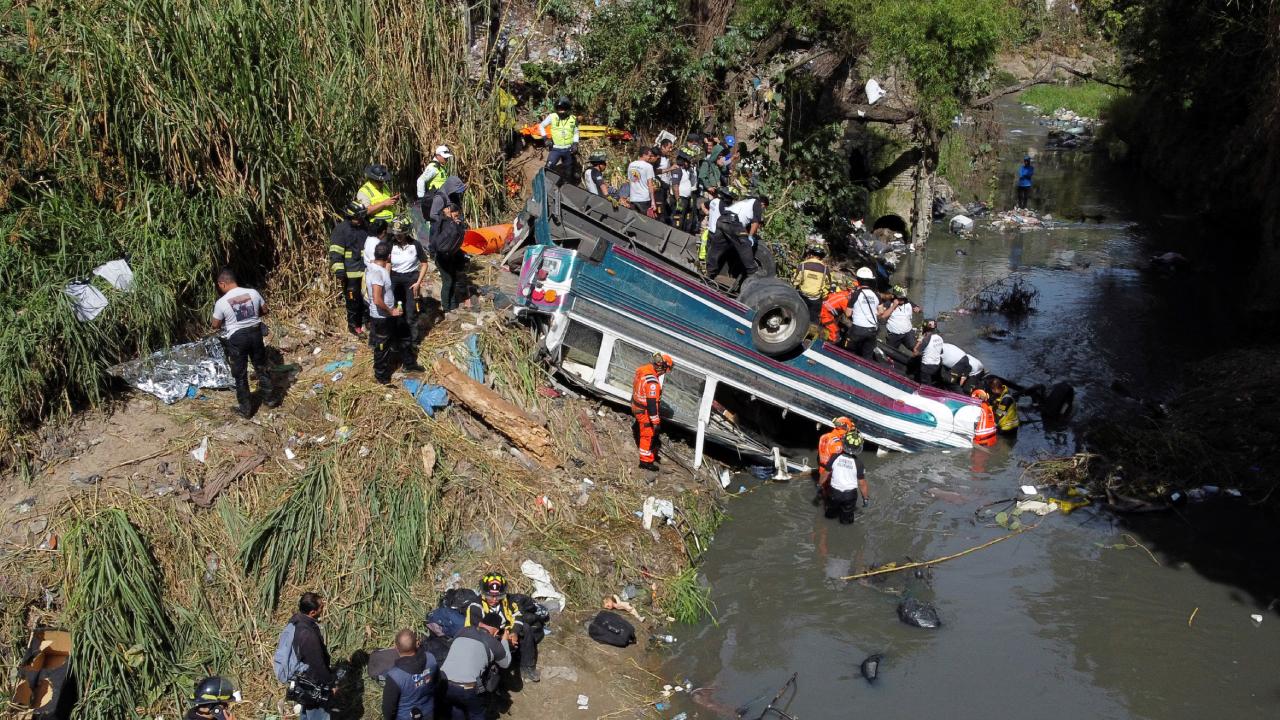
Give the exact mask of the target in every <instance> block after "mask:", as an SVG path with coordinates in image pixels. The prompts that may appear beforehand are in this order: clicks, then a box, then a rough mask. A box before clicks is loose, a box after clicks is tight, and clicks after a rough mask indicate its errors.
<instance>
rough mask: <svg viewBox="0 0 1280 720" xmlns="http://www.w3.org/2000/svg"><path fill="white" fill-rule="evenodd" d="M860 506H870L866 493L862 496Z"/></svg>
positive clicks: (869, 499)
mask: <svg viewBox="0 0 1280 720" xmlns="http://www.w3.org/2000/svg"><path fill="white" fill-rule="evenodd" d="M862 507H864V508H865V507H871V498H869V497H867V496H866V495H863V496H862Z"/></svg>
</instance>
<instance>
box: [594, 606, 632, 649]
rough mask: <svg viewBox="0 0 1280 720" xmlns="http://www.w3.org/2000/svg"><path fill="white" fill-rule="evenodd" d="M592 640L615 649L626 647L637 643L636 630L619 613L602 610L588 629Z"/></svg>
mask: <svg viewBox="0 0 1280 720" xmlns="http://www.w3.org/2000/svg"><path fill="white" fill-rule="evenodd" d="M587 634H588V635H590V636H591V639H592V640H595V641H596V642H598V643H604V644H605V645H612V646H614V647H626V646H628V645H630V644H632V643H634V642H635V641H636V629H635V628H634V627H632V625H631V623H629V622H627V621H626V620H624V619H623V618H622V616H620V615H618V614H617V613H612V612H609V611H608V610H601V611H600V612H599V613H598V614H597V615H596V616H595V618H594V619H593V620H592V621H591V625H589V626H588V627H587Z"/></svg>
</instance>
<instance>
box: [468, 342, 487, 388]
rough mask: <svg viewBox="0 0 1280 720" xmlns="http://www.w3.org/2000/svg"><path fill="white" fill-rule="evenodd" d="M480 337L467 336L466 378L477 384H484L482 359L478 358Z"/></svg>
mask: <svg viewBox="0 0 1280 720" xmlns="http://www.w3.org/2000/svg"><path fill="white" fill-rule="evenodd" d="M479 340H480V336H478V335H476V334H475V333H472V334H471V335H468V336H467V353H468V355H467V376H468V377H470V378H471V379H472V380H475V381H476V382H478V383H483V382H484V358H482V357H480V346H479V344H478V343H479Z"/></svg>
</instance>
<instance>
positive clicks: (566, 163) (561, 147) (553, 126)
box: [538, 95, 579, 179]
mask: <svg viewBox="0 0 1280 720" xmlns="http://www.w3.org/2000/svg"><path fill="white" fill-rule="evenodd" d="M538 129H539V130H541V131H542V136H543V137H547V136H548V135H550V137H551V152H550V153H548V154H547V164H546V166H545V167H546V169H547V170H554V171H555V172H556V173H557V174H559V175H560V176H561V177H563V178H565V179H570V178H571V177H572V175H573V164H574V160H573V158H574V155H576V154H577V152H578V139H579V137H578V118H577V117H575V116H574V115H573V114H572V113H570V112H569V98H567V97H565V96H563V95H561V96H560V99H559V100H556V110H555V112H553V113H551V114H550V115H548V116H546V117H545V118H543V120H542V122H540V123H538ZM561 166H563V169H561Z"/></svg>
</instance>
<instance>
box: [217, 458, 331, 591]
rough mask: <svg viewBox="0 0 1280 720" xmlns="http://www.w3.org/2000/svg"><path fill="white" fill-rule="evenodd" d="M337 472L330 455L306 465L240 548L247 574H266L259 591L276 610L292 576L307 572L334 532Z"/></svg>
mask: <svg viewBox="0 0 1280 720" xmlns="http://www.w3.org/2000/svg"><path fill="white" fill-rule="evenodd" d="M333 474H334V470H333V465H332V464H331V459H330V458H325V459H324V460H322V461H320V462H318V463H316V464H314V465H312V466H311V467H310V468H308V470H307V471H306V472H305V473H303V474H302V476H301V477H299V478H298V480H297V481H296V482H295V483H294V484H293V487H292V488H291V489H290V490H289V493H288V495H287V496H286V497H285V499H284V500H283V501H282V502H281V503H280V504H279V505H278V506H277V507H276V509H275V510H273V511H272V512H271V513H270V514H268V515H267V516H266V517H264V518H262V519H261V520H260V521H258V523H257V524H256V525H254V527H253V529H252V530H251V531H250V533H249V536H248V537H247V538H245V541H244V544H243V545H241V546H240V564H241V566H242V567H243V568H244V573H245V575H253V574H255V573H257V572H260V571H263V572H265V574H266V579H265V581H264V582H263V584H262V593H261V599H262V606H263V607H264V608H267V609H270V610H274V609H275V608H276V605H278V604H279V602H280V591H281V589H283V588H284V585H285V583H286V582H287V581H288V579H289V577H290V575H293V576H295V577H301V576H303V575H305V574H306V571H307V567H308V565H310V563H311V556H312V553H313V551H314V549H315V548H316V546H317V545H318V544H319V543H320V542H321V541H322V539H323V538H324V536H325V534H326V532H328V531H329V530H330V526H331V524H332V522H331V511H334V508H333V507H332V505H333V500H334V481H333ZM337 512H339V513H340V511H337Z"/></svg>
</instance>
